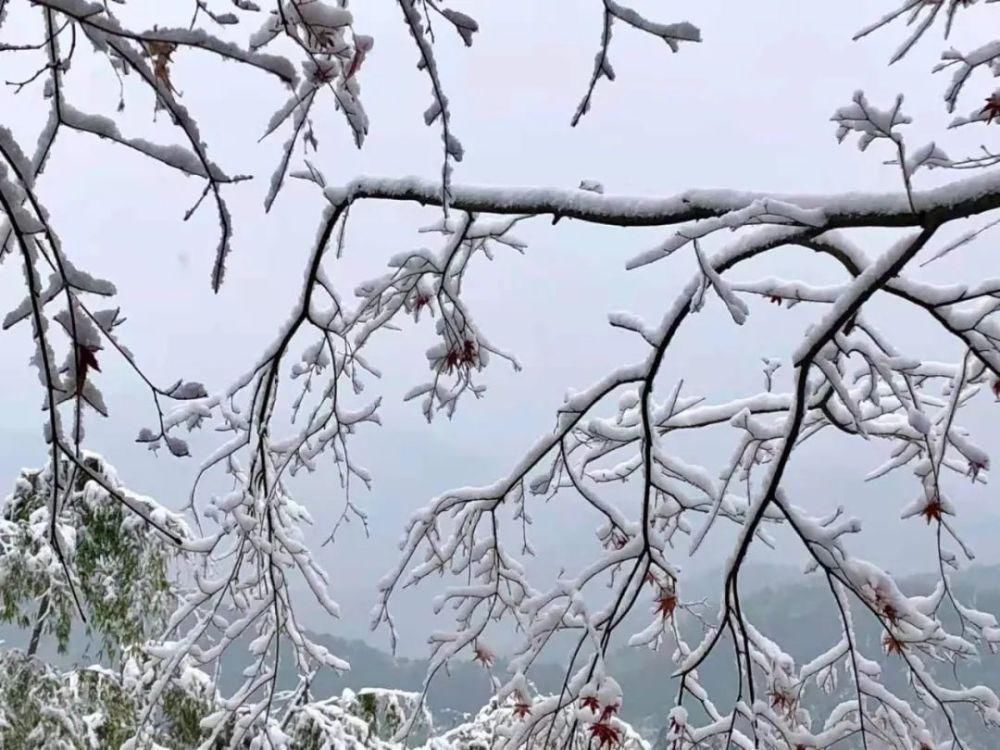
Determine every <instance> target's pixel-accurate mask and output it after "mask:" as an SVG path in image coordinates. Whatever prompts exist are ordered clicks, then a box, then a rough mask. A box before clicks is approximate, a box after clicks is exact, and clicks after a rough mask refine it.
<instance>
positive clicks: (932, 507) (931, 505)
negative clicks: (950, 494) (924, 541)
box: [920, 498, 943, 525]
mask: <svg viewBox="0 0 1000 750" xmlns="http://www.w3.org/2000/svg"><path fill="white" fill-rule="evenodd" d="M942 510H943V508H942V507H941V501H940V500H938V499H937V498H934V499H933V500H931V501H930V502H928V503H927V505H925V506H924V509H923V510H922V511H920V515H922V516H923V517H924V518H926V519H927V523H928V525H929V524H930V522H931V521H940V520H941V512H942Z"/></svg>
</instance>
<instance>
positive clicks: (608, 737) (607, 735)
mask: <svg viewBox="0 0 1000 750" xmlns="http://www.w3.org/2000/svg"><path fill="white" fill-rule="evenodd" d="M590 739H591V740H596V741H597V747H599V748H601V747H614V746H615V745H617V744H618V743H619V742H620V741H621V732H620V731H619V730H618V729H617V728H616V727H613V726H611V725H610V724H603V723H601V722H595V723H594V724H591V725H590Z"/></svg>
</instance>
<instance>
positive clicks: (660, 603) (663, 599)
mask: <svg viewBox="0 0 1000 750" xmlns="http://www.w3.org/2000/svg"><path fill="white" fill-rule="evenodd" d="M675 609H677V595H676V594H674V592H672V591H667V590H663V591H661V592H660V595H659V596H658V597H657V599H656V610H655V611H656V612H657V613H658V614H661V615H663V619H667V618H669V617H672V616H673V614H674V610H675Z"/></svg>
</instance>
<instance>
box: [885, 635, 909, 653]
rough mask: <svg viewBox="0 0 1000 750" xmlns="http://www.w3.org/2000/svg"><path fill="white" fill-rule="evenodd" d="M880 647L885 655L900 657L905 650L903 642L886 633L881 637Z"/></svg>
mask: <svg viewBox="0 0 1000 750" xmlns="http://www.w3.org/2000/svg"><path fill="white" fill-rule="evenodd" d="M882 647H883V648H884V649H885V653H886V654H900V655H902V653H903V650H904V649H905V648H906V647H905V646H904V645H903V642H902V641H900V640H899V639H898V638H896V637H895V636H894V635H893V634H892V633H886V634H885V635H884V636H883V637H882Z"/></svg>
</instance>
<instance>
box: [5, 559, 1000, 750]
mask: <svg viewBox="0 0 1000 750" xmlns="http://www.w3.org/2000/svg"><path fill="white" fill-rule="evenodd" d="M744 580H745V581H746V582H747V586H746V589H747V590H746V591H745V596H744V606H745V608H746V610H747V614H748V617H749V618H750V620H751V622H753V623H754V625H755V626H756V627H757V628H758V630H760V631H761V632H762V633H764V634H765V635H767V636H769V637H770V638H772V639H773V640H775V641H776V642H778V643H780V644H781V645H782V647H783V648H784V649H785V650H786V651H787V652H788V653H789V654H790V655H791V656H792V657H793V658H795V659H796V660H797V662H798V663H800V664H801V663H802V661H803V660H804V659H809V658H811V657H813V656H814V655H815V654H816V653H817V652H819V651H821V650H822V649H823V648H825V647H826V646H828V645H833V644H834V643H835V642H836V641H837V640H838V639H839V637H840V625H839V621H838V619H837V617H836V616H835V614H832V610H831V602H830V599H829V597H830V593H829V591H828V590H827V589H826V587H825V585H824V584H823V583H822V582H821V581H820V580H819V579H818V578H816V577H813V576H803V575H802V574H801V573H799V572H798V571H797V570H796V569H795V568H793V567H791V566H760V567H758V566H751V568H748V569H747V570H746V571H745V574H744V575H743V576H742V577H741V581H744ZM934 580H936V579H935V577H934V576H933V575H930V574H924V575H915V576H908V577H904V578H902V579H901V580H900V585H901V587H902V588H903V589H904V591H906V592H908V593H918V592H926V591H928V590H929V588H930V587H931V586H932V585H933V581H934ZM719 581H721V572H720V573H718V574H708V575H705V576H700V577H698V578H697V579H695V580H693V581H692V582H691V584H690V586H689V589H686V590H691V592H692V593H691V594H690V595H689V596H697V597H700V596H706V595H709V593H710V591H711V589H712V586H714V587H715V590H717V587H718V582H719ZM954 586H955V589H956V590H957V591H958V592H959V594H960V596H962V597H965V598H966V599H967V600H968V601H970V602H972V603H973V604H974V605H975V606H976V607H977V608H979V609H982V610H984V611H987V612H991V613H993V614H995V615H997V616H998V617H1000V566H989V567H972V568H969V569H968V570H965V571H963V572H962V573H961V574H958V575H956V576H955V579H954ZM716 606H717V604H715V603H713V602H711V601H710V602H709V603H708V609H707V613H708V615H709V616H710V617H711V616H712V615H713V614H714V612H715V607H716ZM945 619H946V620H947V617H946V618H945ZM856 626H857V636H858V641H859V646H860V648H861V649H862V650H863V651H864V652H865V653H867V654H869V655H870V656H875V655H878V654H881V653H882V647H881V636H882V633H881V631H880V629H879V626H878V625H877V624H876V623H875V622H874V621H872V619H871V618H869V617H865V616H863V615H862V614H861V613H860V612H859V614H858V616H857V617H856ZM26 635H27V634H26V633H24V632H23V631H19V630H16V629H13V630H12V629H11V628H10V626H0V639H4V640H6V641H7V643H6V644H5V645H6V646H10V647H17V646H19V645H22V642H23V641H24V640H26ZM624 636H625V633H624V632H622V637H624ZM314 637H315V639H316V640H317V641H318V642H320V643H322V644H323V645H325V646H326V647H327V648H329V649H330V650H331V651H332V652H333V653H336V654H337V655H338V656H340V657H342V658H344V659H346V660H347V661H348V662H349V663H350V664H351V669H350V671H349V672H345V673H343V674H337V673H335V672H333V671H332V670H323V671H321V672H320V673H318V674H317V675H316V678H315V680H314V682H313V685H312V690H313V694H314V695H317V696H323V695H330V694H335V693H340V691H342V690H343V689H344V688H351V689H355V690H356V689H359V688H362V687H387V688H398V689H401V690H411V691H419V690H421V689H422V688H423V685H424V680H425V677H426V674H427V660H426V659H417V658H405V657H400V658H397V657H394V656H392V655H390V654H388V653H386V652H385V651H383V650H380V649H378V648H375V647H373V646H371V645H369V644H367V643H365V642H363V641H361V640H347V639H343V638H338V637H336V636H333V635H314ZM74 643H76V644H80V643H81V639H76V640H75V641H74ZM722 646H723V647H722V648H721V649H719V650H718V653H717V654H715V655H713V657H712V658H710V659H709V660H708V661H707V662H706V663H705V664H704V665H703V666H702V668H701V669H700V670H699V672H700V678H701V681H702V684H703V685H705V686H706V688H708V690H709V691H710V692H711V693H713V695H715V696H716V701H717V703H718V704H719V705H725V704H726V702H727V701H729V700H731V699H732V698H733V697H734V696H735V673H734V672H733V669H732V663H731V651H729V650H726V644H722ZM71 648H72V646H71ZM41 655H42V657H43V658H46V659H48V660H50V661H52V662H55V663H62V664H65V665H66V666H69V665H71V664H73V663H77V662H87V663H89V662H92V661H95V660H96V659H91V658H89V657H87V656H86V655H85V650H84V649H83V648H82V647H81V648H79V649H78V650H77V651H76V652H75V653H73V652H72V651H71V652H70V653H68V654H65V655H62V656H58V655H56V654H55V653H54V649H51V648H48V647H47V648H43V651H42V654H41ZM240 656H241V654H240V652H239V651H238V650H236V649H231V650H230V653H229V656H228V661H229V663H227V664H226V665H224V668H223V670H222V674H223V675H224V677H223V682H222V684H221V685H220V689H221V690H222V692H223V693H230V692H232V691H234V690H235V689H236V688H237V687H238V686H239V684H240V679H241V678H240V673H241V665H239V664H238V661H239V658H240ZM884 661H885V662H886V663H887V664H888V665H889V666H888V667H887V669H886V675H885V680H886V682H887V683H891V685H892V687H894V688H897V689H900V690H902V691H903V694H904V695H905V694H906V690H907V688H905V687H904V685H903V683H902V682H901V680H902V679H903V676H902V674H901V673H900V670H898V669H896V670H895V671H894V670H893V668H892V660H891V659H885V660H884ZM609 664H610V665H611V668H612V670H613V674H614V676H615V678H616V679H617V680H618V681H619V683H620V684H621V686H622V689H623V692H624V695H625V701H624V705H623V706H622V712H621V715H622V718H623V719H625V720H626V721H628V722H629V723H631V724H633V726H635V727H636V728H637V729H638V730H639V731H640V732H642V734H643V735H644V736H645V737H646V738H647V739H649V740H650V741H653V740H654V739H655V738H656V737H657V735H658V734H660V733H661V729H662V727H663V725H664V724H665V717H666V714H667V711H668V710H669V707H670V706H671V705H672V702H673V700H674V699H675V697H676V692H677V683H676V681H674V680H671V679H670V674H671V673H672V672H673V669H674V665H673V663H672V662H671V660H670V649H669V647H667V648H664V649H662V650H661V651H659V652H651V651H649V650H647V649H641V648H625V647H623V648H619V649H618V650H616V651H615V652H614V653H613V654H612V655H611V657H610V659H609ZM493 672H494V673H495V674H496V675H497V677H499V678H500V679H503V677H504V675H505V674H507V671H506V662H505V660H504V659H502V658H501V659H498V661H497V663H496V664H495V665H494V667H493ZM962 674H963V677H964V679H965V681H966V682H967V683H968V684H973V683H980V684H986V685H988V686H990V687H992V688H994V689H995V690H1000V657H997V656H991V655H984V657H983V658H982V660H981V661H979V662H968V663H966V664H964V665H963V672H962ZM564 676H565V668H564V667H562V666H559V665H558V664H554V663H551V662H550V663H542V664H538V665H536V666H535V667H534V668H533V669H532V671H531V673H530V674H529V675H528V677H529V679H531V680H532V681H533V682H534V684H535V686H536V687H537V689H538V691H539V692H540V693H556V692H558V691H559V690H560V689H561V687H562V683H563V678H564ZM279 680H280V681H281V682H283V683H284V684H286V685H290V684H291V683H293V682H294V680H295V675H294V673H293V670H292V668H291V665H288V664H285V665H284V668H283V670H282V672H281V673H280V675H279ZM845 682H846V681H845ZM492 691H493V686H492V684H491V681H490V675H489V673H488V672H487V671H486V670H485V669H484V668H483V666H482V665H481V664H479V663H475V662H473V661H471V659H470V660H464V661H463V660H460V659H459V660H456V661H455V663H454V664H452V665H451V667H450V669H449V671H448V672H447V673H442V674H440V675H438V676H437V677H436V678H435V679H434V681H433V682H432V684H431V687H430V690H429V691H428V696H427V700H428V705H429V707H430V709H431V711H432V712H433V714H434V716H435V719H436V721H437V723H438V724H439V725H441V726H450V725H453V724H455V723H458V722H459V721H460V720H461V719H462V718H463V717H464V716H466V715H471V714H474V713H475V712H476V711H478V710H479V708H481V707H482V706H483V705H484V704H485V703H486V702H487V701H488V699H489V698H490V696H491V694H492ZM830 700H838V701H839V698H837V696H836V695H834V696H833V697H831V698H830ZM977 721H978V720H977V718H976V717H974V716H973V717H969V720H968V721H966V720H965V717H963V722H962V723H963V725H965V726H967V727H968V729H969V731H970V732H973V735H971V736H974V737H978V738H979V740H980V741H982V742H983V743H985V744H973V745H972V747H973V748H983V749H984V750H985V748H988V747H994V746H996V745H995V742H994V744H990V743H989V740H988V739H987V735H985V734H983V732H987V731H988V730H986V729H984V728H982V725H981V722H979V723H978V724H977V723H976V722H977ZM994 740H995V737H994Z"/></svg>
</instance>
